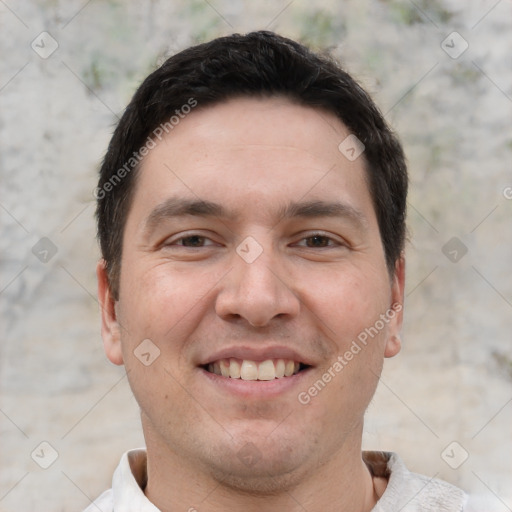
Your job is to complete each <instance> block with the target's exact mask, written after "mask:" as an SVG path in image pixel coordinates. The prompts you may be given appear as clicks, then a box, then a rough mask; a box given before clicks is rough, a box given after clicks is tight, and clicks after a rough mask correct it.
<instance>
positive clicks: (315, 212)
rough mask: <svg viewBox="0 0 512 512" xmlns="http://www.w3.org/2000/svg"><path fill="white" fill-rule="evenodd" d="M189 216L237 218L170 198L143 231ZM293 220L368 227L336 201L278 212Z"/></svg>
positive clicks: (198, 202)
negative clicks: (325, 219) (340, 220)
mask: <svg viewBox="0 0 512 512" xmlns="http://www.w3.org/2000/svg"><path fill="white" fill-rule="evenodd" d="M186 215H192V216H197V217H218V218H222V219H227V220H229V219H234V218H237V217H238V218H240V215H237V214H236V212H230V211H229V210H227V209H226V208H225V207H224V206H222V205H220V204H218V203H214V202H211V201H206V200H203V199H185V198H177V197H173V198H169V199H167V200H165V201H164V202H163V203H160V204H159V205H158V206H156V207H155V208H154V209H153V211H152V212H151V213H150V214H149V215H148V217H147V218H146V221H145V223H144V224H145V225H144V230H145V231H152V230H153V229H155V228H156V226H158V224H160V223H161V222H162V221H164V220H166V219H169V218H173V217H183V216H186ZM294 217H302V218H315V217H343V218H346V219H348V220H350V221H352V222H354V223H355V224H357V225H358V226H359V227H365V226H367V224H368V222H367V219H366V217H365V216H364V214H363V213H362V212H361V211H360V210H358V209H356V208H354V207H353V206H351V205H349V204H346V203H340V202H336V201H305V202H290V203H289V204H287V205H285V206H284V207H281V208H280V209H279V210H278V218H279V219H280V220H284V219H291V218H294Z"/></svg>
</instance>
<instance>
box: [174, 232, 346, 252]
mask: <svg viewBox="0 0 512 512" xmlns="http://www.w3.org/2000/svg"><path fill="white" fill-rule="evenodd" d="M194 238H195V239H200V240H202V241H203V244H202V245H199V246H195V245H190V246H188V245H184V243H183V242H184V241H185V240H190V239H194ZM314 238H320V239H322V240H323V241H326V242H327V244H329V245H320V246H316V247H315V246H308V245H307V242H306V244H302V242H305V241H307V240H311V239H314ZM205 241H209V242H211V243H209V244H206V245H205V244H204V242H205ZM164 245H167V246H178V247H187V248H192V249H197V248H202V247H211V246H213V245H219V244H217V243H216V242H214V241H213V240H212V239H211V238H209V237H207V236H204V235H199V234H194V233H192V234H188V235H185V236H181V237H180V238H177V239H176V240H174V241H171V242H169V243H166V244H164ZM292 245H293V246H298V247H305V248H308V249H326V248H333V247H339V246H345V245H346V244H344V243H343V242H341V241H339V240H336V239H335V238H333V237H332V236H329V235H328V234H326V233H324V232H321V231H319V232H314V233H311V234H308V236H304V237H302V238H301V239H300V240H299V241H298V242H295V243H294V244H292Z"/></svg>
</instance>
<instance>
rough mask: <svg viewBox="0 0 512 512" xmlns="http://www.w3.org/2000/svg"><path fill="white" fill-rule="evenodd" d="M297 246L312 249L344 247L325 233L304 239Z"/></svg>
mask: <svg viewBox="0 0 512 512" xmlns="http://www.w3.org/2000/svg"><path fill="white" fill-rule="evenodd" d="M295 245H298V246H299V247H308V248H312V249H322V248H324V247H339V246H340V245H342V243H341V242H339V241H338V240H335V239H334V238H332V237H330V236H328V235H325V234H323V233H314V234H312V235H310V236H307V237H304V238H302V239H301V240H299V242H298V243H297V244H295Z"/></svg>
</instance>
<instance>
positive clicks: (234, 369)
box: [208, 358, 300, 380]
mask: <svg viewBox="0 0 512 512" xmlns="http://www.w3.org/2000/svg"><path fill="white" fill-rule="evenodd" d="M299 368H300V363H297V362H295V361H292V360H290V359H267V360H265V361H262V362H260V363H258V362H256V361H250V360H247V359H244V360H243V361H242V360H240V359H233V358H231V359H220V360H219V361H215V362H214V363H210V364H209V365H208V371H209V372H211V373H215V374H217V375H222V376H223V377H229V378H231V379H242V380H273V379H280V378H281V377H290V375H293V374H295V373H297V372H298V371H299Z"/></svg>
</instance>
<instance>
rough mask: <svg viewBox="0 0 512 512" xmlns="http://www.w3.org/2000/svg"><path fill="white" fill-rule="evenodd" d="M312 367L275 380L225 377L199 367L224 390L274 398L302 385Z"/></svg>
mask: <svg viewBox="0 0 512 512" xmlns="http://www.w3.org/2000/svg"><path fill="white" fill-rule="evenodd" d="M310 370H311V368H306V369H305V370H302V371H300V372H299V373H296V374H295V375H291V376H290V377H282V378H280V379H273V380H243V379H231V378H229V377H223V376H222V375H217V374H215V373H210V372H208V371H206V370H205V369H204V368H199V371H200V372H201V374H202V375H203V376H204V377H205V378H207V379H208V380H209V382H210V383H211V384H213V385H215V386H218V387H219V389H222V391H223V392H226V391H227V392H229V393H232V394H235V395H238V396H240V397H243V398H272V397H275V396H279V395H282V394H283V393H286V392H287V391H290V390H291V389H293V388H296V387H298V386H300V384H301V383H302V382H303V380H304V377H305V375H306V374H307V373H309V372H310Z"/></svg>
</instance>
